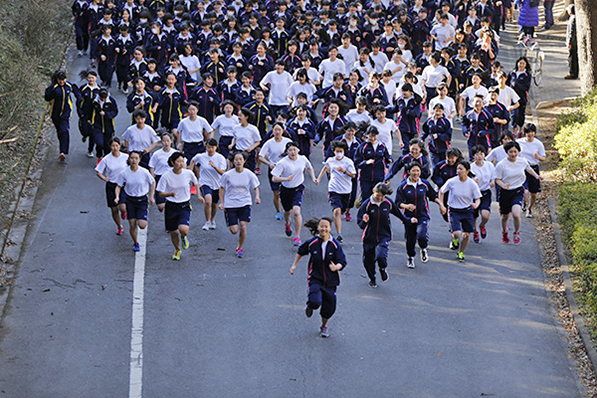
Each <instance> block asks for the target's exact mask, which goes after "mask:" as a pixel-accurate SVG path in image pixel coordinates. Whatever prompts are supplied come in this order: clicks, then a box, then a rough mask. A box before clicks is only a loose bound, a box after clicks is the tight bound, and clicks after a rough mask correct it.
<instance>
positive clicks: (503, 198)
mask: <svg viewBox="0 0 597 398" xmlns="http://www.w3.org/2000/svg"><path fill="white" fill-rule="evenodd" d="M523 201H524V187H520V188H516V189H500V200H499V203H500V214H510V213H511V212H512V207H513V206H514V205H518V206H521V207H522V202H523Z"/></svg>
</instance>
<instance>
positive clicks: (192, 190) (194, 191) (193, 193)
mask: <svg viewBox="0 0 597 398" xmlns="http://www.w3.org/2000/svg"><path fill="white" fill-rule="evenodd" d="M191 195H197V188H195V186H194V185H193V186H192V187H191Z"/></svg>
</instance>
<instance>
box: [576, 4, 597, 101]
mask: <svg viewBox="0 0 597 398" xmlns="http://www.w3.org/2000/svg"><path fill="white" fill-rule="evenodd" d="M575 9H576V10H575V11H576V37H577V40H578V64H579V71H580V88H581V92H582V95H586V94H588V93H589V92H590V91H591V90H593V88H594V87H595V84H597V70H596V68H597V7H595V2H594V0H576V1H575Z"/></svg>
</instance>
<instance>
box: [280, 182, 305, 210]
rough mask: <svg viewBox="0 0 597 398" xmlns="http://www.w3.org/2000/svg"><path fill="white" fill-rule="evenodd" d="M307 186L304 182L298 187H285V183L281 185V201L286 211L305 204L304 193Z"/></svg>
mask: <svg viewBox="0 0 597 398" xmlns="http://www.w3.org/2000/svg"><path fill="white" fill-rule="evenodd" d="M304 192H305V186H304V185H303V184H301V185H299V186H298V187H296V188H285V187H284V185H282V186H281V187H280V201H281V202H282V207H283V208H284V211H290V210H292V208H293V207H294V206H298V207H301V205H302V204H303V194H304Z"/></svg>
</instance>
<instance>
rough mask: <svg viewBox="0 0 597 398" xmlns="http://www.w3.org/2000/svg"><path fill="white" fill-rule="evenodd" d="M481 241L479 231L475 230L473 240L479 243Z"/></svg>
mask: <svg viewBox="0 0 597 398" xmlns="http://www.w3.org/2000/svg"><path fill="white" fill-rule="evenodd" d="M480 241H481V239H479V232H478V231H475V232H473V242H475V243H479V242H480Z"/></svg>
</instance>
